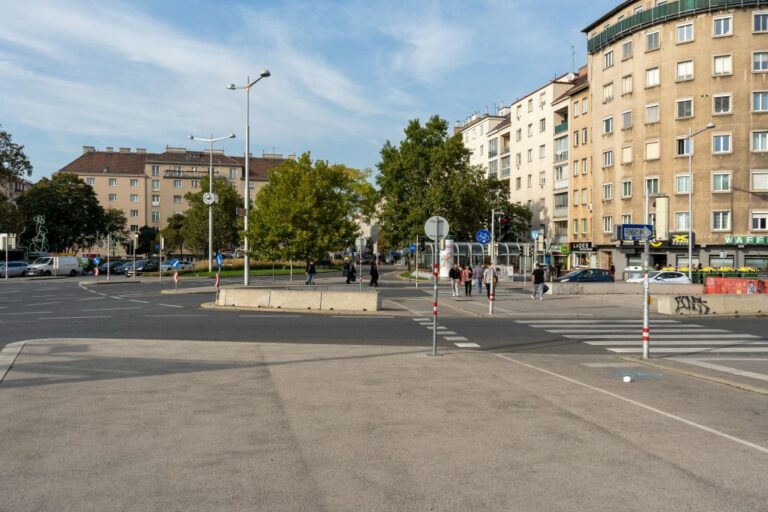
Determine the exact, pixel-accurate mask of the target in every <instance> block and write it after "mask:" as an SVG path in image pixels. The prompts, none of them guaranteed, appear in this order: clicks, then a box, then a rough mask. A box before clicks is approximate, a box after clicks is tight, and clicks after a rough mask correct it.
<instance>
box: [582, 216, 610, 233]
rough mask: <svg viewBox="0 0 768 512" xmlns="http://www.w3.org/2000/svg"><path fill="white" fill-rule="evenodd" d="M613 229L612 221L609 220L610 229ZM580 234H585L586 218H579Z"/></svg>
mask: <svg viewBox="0 0 768 512" xmlns="http://www.w3.org/2000/svg"><path fill="white" fill-rule="evenodd" d="M612 230H613V221H611V231H612ZM581 234H582V235H586V234H587V219H581Z"/></svg>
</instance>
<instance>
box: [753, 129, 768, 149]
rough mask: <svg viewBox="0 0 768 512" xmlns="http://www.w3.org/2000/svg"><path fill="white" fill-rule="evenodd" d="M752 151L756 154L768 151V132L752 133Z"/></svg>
mask: <svg viewBox="0 0 768 512" xmlns="http://www.w3.org/2000/svg"><path fill="white" fill-rule="evenodd" d="M752 151H753V152H756V153H758V152H762V151H768V131H754V132H752Z"/></svg>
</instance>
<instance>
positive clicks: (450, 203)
mask: <svg viewBox="0 0 768 512" xmlns="http://www.w3.org/2000/svg"><path fill="white" fill-rule="evenodd" d="M469 156H470V152H469V150H468V149H467V148H465V147H464V143H463V141H462V138H461V135H460V134H455V135H452V136H449V135H448V122H447V121H445V120H443V119H440V117H438V116H432V117H431V118H430V119H429V120H428V121H427V122H426V124H424V125H423V126H422V124H421V123H420V122H419V120H418V119H414V120H412V121H410V122H409V123H408V126H407V127H406V129H405V138H404V139H403V141H402V142H400V144H399V146H395V145H393V144H392V143H391V142H389V141H387V142H386V143H385V144H384V147H383V148H382V149H381V162H379V164H378V169H379V176H378V178H377V183H378V185H379V187H380V194H381V198H382V201H381V210H380V214H379V218H380V226H381V236H380V240H381V241H380V244H382V245H387V246H390V247H393V248H395V247H402V246H404V245H405V244H406V243H408V242H410V241H415V240H416V235H417V234H418V235H423V234H424V223H425V222H426V220H427V219H428V218H429V217H431V216H433V215H440V216H442V217H445V219H446V220H447V221H448V223H449V224H450V231H451V236H453V238H454V239H456V240H471V239H472V238H474V234H475V232H476V231H477V230H478V229H479V228H481V227H490V216H491V210H492V209H493V208H496V209H497V211H500V210H501V209H502V208H505V207H507V206H509V203H508V188H507V187H508V184H506V183H505V182H502V181H499V180H498V179H496V178H495V177H492V178H486V177H485V171H484V170H483V168H482V167H480V166H472V165H470V164H469ZM510 210H511V208H510Z"/></svg>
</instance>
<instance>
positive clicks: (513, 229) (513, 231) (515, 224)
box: [496, 203, 531, 242]
mask: <svg viewBox="0 0 768 512" xmlns="http://www.w3.org/2000/svg"><path fill="white" fill-rule="evenodd" d="M497 211H501V212H504V213H506V214H507V218H508V219H509V222H508V223H507V224H506V226H505V227H502V226H501V225H500V222H499V220H500V219H499V220H497V223H496V226H497V228H498V230H497V231H496V233H497V235H499V237H498V240H499V241H500V242H517V241H528V240H529V238H530V235H529V233H530V231H529V230H530V228H531V210H529V209H528V208H526V207H525V206H521V205H519V204H511V203H507V204H505V205H502V206H501V207H500V209H498V210H497Z"/></svg>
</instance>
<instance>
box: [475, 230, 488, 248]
mask: <svg viewBox="0 0 768 512" xmlns="http://www.w3.org/2000/svg"><path fill="white" fill-rule="evenodd" d="M475 240H477V242H478V243H480V244H483V245H485V244H487V243H489V242H490V241H491V233H490V232H489V231H488V230H487V229H481V230H480V231H478V232H477V233H475Z"/></svg>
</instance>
